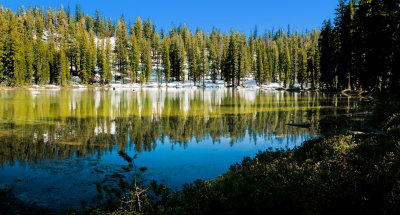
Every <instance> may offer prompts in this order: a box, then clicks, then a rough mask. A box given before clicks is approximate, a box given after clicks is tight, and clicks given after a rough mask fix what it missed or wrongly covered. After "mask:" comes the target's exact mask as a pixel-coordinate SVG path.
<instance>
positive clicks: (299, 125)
mask: <svg viewBox="0 0 400 215" xmlns="http://www.w3.org/2000/svg"><path fill="white" fill-rule="evenodd" d="M285 125H289V126H295V127H300V128H310V127H311V124H310V123H308V122H302V123H287V124H285Z"/></svg>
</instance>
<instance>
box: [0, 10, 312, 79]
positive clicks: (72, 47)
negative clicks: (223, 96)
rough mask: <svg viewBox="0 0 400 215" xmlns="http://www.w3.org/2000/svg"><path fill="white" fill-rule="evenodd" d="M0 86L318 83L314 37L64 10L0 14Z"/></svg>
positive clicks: (302, 34) (8, 11)
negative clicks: (160, 24)
mask: <svg viewBox="0 0 400 215" xmlns="http://www.w3.org/2000/svg"><path fill="white" fill-rule="evenodd" d="M0 19H1V20H0V24H1V25H0V32H1V33H0V35H1V38H0V51H1V52H0V59H1V63H0V71H1V73H0V83H1V85H3V86H24V85H32V84H39V85H44V84H57V85H68V84H71V80H72V78H73V77H74V76H79V78H80V79H81V81H82V83H83V84H89V83H91V82H92V79H93V77H94V76H95V74H99V75H100V83H102V84H107V83H111V82H112V81H113V80H122V82H123V83H126V82H132V83H142V84H143V83H149V81H150V78H151V75H152V73H153V74H157V77H158V81H159V82H162V81H163V80H164V82H165V81H167V82H169V81H181V82H185V81H187V80H190V81H194V82H195V83H197V84H204V80H205V78H206V77H209V78H210V79H212V80H213V81H214V82H215V81H216V80H217V79H219V80H221V79H222V80H224V81H225V82H226V83H227V84H228V85H241V84H242V83H243V81H244V78H245V77H246V76H249V75H252V76H253V77H255V79H256V81H257V83H258V84H259V85H261V84H267V83H271V82H280V83H282V84H283V85H284V86H293V85H295V83H297V82H298V83H303V84H310V85H311V86H315V85H316V84H318V83H319V79H320V70H319V51H318V38H319V30H317V29H314V30H313V31H311V32H307V31H306V32H302V33H299V32H298V31H293V32H289V30H288V32H285V31H284V30H283V29H281V30H279V31H277V32H273V31H266V32H265V35H264V36H261V35H259V33H258V32H257V29H256V30H255V31H254V32H252V33H251V34H250V35H249V36H246V35H245V34H244V33H241V32H237V31H235V30H233V29H232V30H231V32H230V33H228V32H226V33H222V32H221V31H220V30H217V29H213V30H212V32H205V31H202V30H200V29H197V30H196V31H195V32H192V31H190V30H189V29H188V28H187V26H186V25H184V26H174V27H172V28H170V29H169V30H167V31H165V30H164V29H160V30H158V29H157V28H156V25H155V24H154V23H152V21H151V20H150V19H147V20H144V21H142V20H141V18H140V17H138V18H137V19H136V20H135V21H134V22H131V21H126V19H125V18H124V16H121V18H120V19H118V20H112V19H107V18H106V17H102V16H101V15H100V12H99V11H98V10H97V11H96V13H95V16H90V15H87V14H84V13H83V12H82V10H81V9H80V6H79V5H77V6H76V13H75V15H73V14H71V12H70V10H69V9H67V10H64V9H63V7H61V8H60V9H58V10H56V9H51V8H50V9H48V10H45V9H44V8H42V9H40V8H29V9H25V8H23V7H22V8H20V9H19V10H18V11H17V12H12V11H11V10H10V9H8V8H7V9H1V10H0Z"/></svg>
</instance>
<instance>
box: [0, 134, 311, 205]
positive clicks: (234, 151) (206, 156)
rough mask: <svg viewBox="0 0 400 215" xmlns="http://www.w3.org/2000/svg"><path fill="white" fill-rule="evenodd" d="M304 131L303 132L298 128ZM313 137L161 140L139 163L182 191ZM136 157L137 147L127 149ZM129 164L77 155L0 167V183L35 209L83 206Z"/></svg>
mask: <svg viewBox="0 0 400 215" xmlns="http://www.w3.org/2000/svg"><path fill="white" fill-rule="evenodd" d="M299 129H300V128H299ZM309 138H310V137H309V136H298V137H297V138H293V137H277V138H275V137H274V136H272V137H271V138H268V140H266V139H265V138H264V137H263V136H257V138H256V140H255V139H254V137H250V136H249V134H246V136H245V137H244V138H242V139H241V140H238V141H235V143H234V144H233V146H231V140H230V139H229V138H222V139H221V141H217V142H214V143H213V141H212V140H211V139H207V140H202V141H199V142H197V141H196V140H195V139H194V138H193V139H192V140H191V141H189V143H188V144H187V146H186V147H184V146H183V145H179V144H173V143H171V142H169V140H168V138H167V139H165V140H164V143H161V141H157V146H156V147H155V149H154V150H153V151H151V152H141V153H140V154H138V157H137V159H136V160H135V162H136V165H137V166H138V167H143V166H145V167H147V168H148V170H147V171H146V172H145V173H144V175H143V176H144V178H145V179H148V180H153V179H154V180H157V181H158V182H159V183H165V184H167V185H169V186H170V187H172V188H174V187H178V188H180V187H181V186H182V185H183V184H184V183H188V182H192V181H194V180H196V179H203V180H208V179H214V178H216V177H218V176H219V175H221V174H223V173H224V172H226V171H227V170H228V169H229V167H230V165H232V164H234V163H236V162H241V161H242V160H243V157H245V156H250V157H253V156H255V155H256V154H257V152H258V151H265V150H266V149H268V148H272V149H276V148H293V147H294V146H297V145H300V144H301V143H302V142H303V141H304V140H307V139H309ZM127 152H128V155H130V156H133V155H134V154H135V151H134V149H133V147H130V149H129V150H128V151H127ZM126 164H127V163H126V162H125V161H124V160H123V159H122V158H121V157H120V156H119V155H118V149H117V148H116V147H114V149H113V150H112V152H111V153H110V152H107V151H106V152H103V154H100V155H96V156H92V157H83V158H79V157H75V156H74V157H72V158H68V159H65V160H59V161H57V160H56V161H43V162H42V163H41V164H32V165H30V166H29V165H28V166H23V165H21V164H20V163H16V164H15V165H14V166H8V165H7V166H6V167H5V168H2V169H0V185H1V186H9V187H11V188H13V192H14V194H15V195H16V197H17V198H19V199H21V200H23V201H26V202H28V203H30V204H33V205H38V206H43V207H50V208H58V209H63V208H67V207H76V208H78V207H80V205H81V201H82V200H86V201H87V202H90V200H91V199H92V198H93V197H94V195H95V194H96V187H95V185H94V183H95V182H102V181H103V182H106V183H112V184H114V185H115V182H116V181H117V180H116V179H115V178H113V175H115V174H124V175H126V173H125V172H124V171H123V170H122V167H123V166H124V165H126Z"/></svg>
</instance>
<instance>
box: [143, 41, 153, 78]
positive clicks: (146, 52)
mask: <svg viewBox="0 0 400 215" xmlns="http://www.w3.org/2000/svg"><path fill="white" fill-rule="evenodd" d="M142 46H143V50H142V55H141V56H142V73H141V81H142V82H141V83H143V82H146V83H149V82H150V79H151V74H152V71H153V64H152V59H151V44H150V41H149V40H148V39H143V41H142ZM142 74H143V75H142Z"/></svg>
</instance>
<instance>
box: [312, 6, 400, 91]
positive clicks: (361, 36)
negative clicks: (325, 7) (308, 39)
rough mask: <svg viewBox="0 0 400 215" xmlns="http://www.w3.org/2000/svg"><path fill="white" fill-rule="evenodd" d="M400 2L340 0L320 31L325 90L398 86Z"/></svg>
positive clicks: (380, 88)
mask: <svg viewBox="0 0 400 215" xmlns="http://www.w3.org/2000/svg"><path fill="white" fill-rule="evenodd" d="M399 3H400V1H398V0H359V1H356V0H350V1H344V0H340V1H339V5H338V8H337V9H336V17H335V19H334V22H333V23H332V22H331V21H330V20H329V21H325V22H324V24H323V27H322V30H321V37H320V43H319V48H320V50H321V59H320V62H321V83H322V84H323V86H325V87H326V88H331V89H333V88H336V89H345V88H348V89H353V90H369V91H371V90H374V89H375V90H378V91H385V92H396V91H398V89H399V86H400V74H399V62H400V61H399V60H398V59H399V57H400V47H399V37H400V29H399V24H400V17H399V15H400V6H399Z"/></svg>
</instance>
